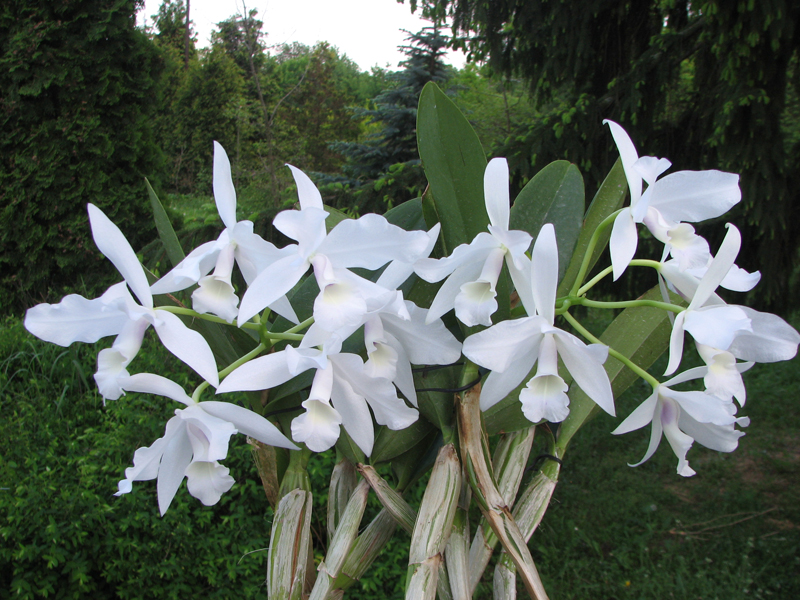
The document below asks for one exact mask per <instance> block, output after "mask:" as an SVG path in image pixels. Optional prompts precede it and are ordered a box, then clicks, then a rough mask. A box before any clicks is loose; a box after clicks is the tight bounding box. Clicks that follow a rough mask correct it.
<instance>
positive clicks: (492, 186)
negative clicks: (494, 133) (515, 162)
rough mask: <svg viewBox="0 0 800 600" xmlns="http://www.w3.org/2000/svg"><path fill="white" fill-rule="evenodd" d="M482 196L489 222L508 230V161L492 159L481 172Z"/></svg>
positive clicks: (509, 202)
mask: <svg viewBox="0 0 800 600" xmlns="http://www.w3.org/2000/svg"><path fill="white" fill-rule="evenodd" d="M483 196H484V200H485V202H486V212H487V213H488V214H489V222H490V223H491V224H492V225H494V226H495V227H501V228H502V229H505V230H508V218H509V213H510V208H511V200H510V198H509V195H508V161H506V159H505V158H493V159H492V160H490V161H489V164H487V165H486V170H485V171H484V172H483Z"/></svg>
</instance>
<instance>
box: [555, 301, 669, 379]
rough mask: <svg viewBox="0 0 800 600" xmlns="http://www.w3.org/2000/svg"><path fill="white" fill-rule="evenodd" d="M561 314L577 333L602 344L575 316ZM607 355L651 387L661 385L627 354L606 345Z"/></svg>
mask: <svg viewBox="0 0 800 600" xmlns="http://www.w3.org/2000/svg"><path fill="white" fill-rule="evenodd" d="M562 316H563V317H564V318H565V319H566V320H567V321H568V322H569V324H570V325H572V326H573V327H574V328H575V329H576V330H577V331H578V333H580V334H581V335H582V336H583V337H585V338H586V339H587V340H589V341H590V342H592V343H594V344H603V342H601V341H600V339H598V338H596V337H595V336H594V335H592V333H591V332H590V331H589V330H588V329H586V328H585V327H584V326H583V325H581V324H580V322H578V320H577V319H576V318H575V317H573V316H572V315H571V314H569V313H564V314H563V315H562ZM603 345H604V346H607V344H603ZM608 355H609V356H613V357H614V358H616V359H617V360H618V361H619V362H621V363H622V364H624V365H625V366H626V367H628V368H629V369H630V370H631V371H633V372H634V373H636V374H637V375H638V376H639V377H641V378H642V379H644V380H645V381H646V382H647V383H649V384H650V385H651V386H653V389H656V388H658V386H659V385H661V383H660V382H659V381H658V379H656V378H655V377H653V376H652V375H650V373H648V372H647V371H645V370H644V369H642V368H641V367H640V366H639V365H637V364H636V363H635V362H633V361H632V360H631V359H629V358H628V357H627V356H625V355H624V354H621V353H619V352H617V351H616V350H614V349H613V348H612V347H610V346H608Z"/></svg>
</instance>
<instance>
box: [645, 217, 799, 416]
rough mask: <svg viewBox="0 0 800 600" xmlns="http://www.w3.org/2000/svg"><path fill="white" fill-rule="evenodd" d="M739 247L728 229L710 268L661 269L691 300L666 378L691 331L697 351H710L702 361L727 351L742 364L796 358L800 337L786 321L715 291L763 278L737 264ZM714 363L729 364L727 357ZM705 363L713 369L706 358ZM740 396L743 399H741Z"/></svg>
mask: <svg viewBox="0 0 800 600" xmlns="http://www.w3.org/2000/svg"><path fill="white" fill-rule="evenodd" d="M740 245H741V236H740V234H739V231H738V229H736V227H734V226H733V225H728V233H727V234H726V236H725V240H724V241H723V243H722V245H721V246H720V249H719V251H718V252H717V256H716V257H714V259H713V260H712V261H711V262H710V263H709V264H708V266H707V267H704V268H703V269H697V270H686V271H681V270H680V269H679V268H676V267H675V266H674V265H671V264H670V263H671V262H672V261H668V262H666V263H663V264H662V265H661V267H660V269H659V273H660V274H661V275H662V276H663V277H664V278H665V279H666V280H667V281H668V282H669V284H670V287H672V288H673V289H675V290H676V291H677V292H678V293H679V294H680V295H681V296H683V297H684V298H687V299H689V300H690V303H689V307H688V308H687V309H686V310H685V311H683V312H682V313H680V314H679V315H678V316H677V317H676V318H675V321H674V323H673V329H672V334H671V336H670V355H669V365H668V366H667V372H666V374H667V375H669V374H671V373H674V372H675V370H676V369H677V368H678V364H679V363H680V358H681V356H682V353H683V333H684V331H688V332H689V333H691V335H692V337H693V338H694V339H695V342H696V343H697V344H698V347H699V346H703V347H705V348H710V350H703V351H702V352H701V356H703V353H704V352H705V354H706V356H704V360H705V359H706V358H709V360H710V359H711V358H712V357H713V356H716V355H717V354H718V353H720V352H727V353H728V354H730V355H731V356H732V357H733V358H736V359H739V360H744V361H751V362H760V363H769V362H778V361H783V360H791V359H792V358H794V356H795V355H796V354H797V346H798V344H800V334H798V333H797V331H796V330H795V329H794V328H793V327H792V326H791V325H789V324H788V323H787V322H786V321H784V320H783V319H782V318H780V317H779V316H777V315H773V314H770V313H763V312H759V311H757V310H754V309H752V308H750V307H748V306H738V305H728V304H726V303H725V301H724V300H722V298H720V297H719V296H718V295H717V294H716V293H715V290H716V288H717V286H722V287H726V288H728V289H731V290H734V291H748V290H750V289H752V287H753V286H755V284H756V283H757V282H758V280H759V278H760V277H761V275H760V273H758V272H755V273H748V272H747V271H745V270H743V269H740V268H739V267H737V266H736V265H735V264H733V263H734V261H735V260H736V256H737V255H738V253H739V248H740ZM697 275H702V278H700V279H698V277H697ZM714 360H716V361H724V362H726V363H730V359H729V358H727V357H723V356H719V357H718V358H716V359H714ZM706 363H707V364H709V366H710V363H709V361H708V360H706ZM720 385H722V384H720ZM730 385H732V384H726V386H725V389H732V388H730ZM709 387H712V386H709ZM725 394H727V392H725ZM733 395H734V396H735V394H733ZM736 397H737V399H739V400H740V402H743V401H744V399H743V397H742V398H739V397H738V396H736Z"/></svg>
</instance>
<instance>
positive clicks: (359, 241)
mask: <svg viewBox="0 0 800 600" xmlns="http://www.w3.org/2000/svg"><path fill="white" fill-rule="evenodd" d="M287 166H288V167H289V168H290V169H291V171H292V176H293V177H294V180H295V183H296V184H297V195H298V198H299V200H300V210H299V211H296V210H285V211H283V212H281V213H279V214H278V215H277V216H276V217H275V220H274V221H273V225H274V227H275V228H276V229H277V230H278V231H280V232H281V233H283V234H284V235H286V236H287V237H290V238H291V239H293V240H296V241H297V244H290V245H289V246H287V247H286V248H283V249H282V251H283V252H285V253H286V255H285V256H284V257H283V258H281V259H279V260H277V261H275V262H274V263H272V264H271V265H270V266H268V267H267V268H266V269H264V270H263V271H262V272H261V273H260V274H259V275H258V277H256V278H255V280H254V281H252V282H251V283H250V287H249V289H248V290H247V292H246V293H245V295H244V297H243V298H242V304H241V306H240V308H239V322H240V323H243V322H245V321H247V320H248V319H250V318H251V317H252V316H253V315H255V314H256V313H258V312H259V311H261V310H262V309H263V308H264V307H265V306H270V305H271V304H272V303H273V302H275V300H277V299H278V298H280V297H281V296H283V295H285V294H286V292H288V291H289V290H291V289H292V288H293V287H294V286H295V285H296V284H297V282H298V281H300V278H301V277H302V276H303V275H304V274H305V273H306V271H308V269H309V267H313V269H314V273H315V275H316V277H317V281H318V282H319V283H320V286H321V290H320V291H321V292H322V293H323V294H325V295H326V298H324V299H323V302H328V301H330V303H332V305H333V307H334V308H333V310H336V309H335V306H336V305H337V304H338V306H339V309H340V310H348V311H350V313H351V314H352V313H353V312H357V311H358V310H359V307H356V306H355V303H358V304H359V305H361V303H362V301H363V297H362V298H359V295H360V293H361V290H360V287H359V286H355V285H354V282H353V280H352V279H350V280H349V281H342V280H341V279H342V278H343V277H345V276H344V275H343V273H342V272H341V271H338V272H337V269H348V268H362V269H369V270H375V269H379V268H380V267H382V266H383V265H385V264H386V263H388V262H390V261H393V260H401V261H403V262H414V261H416V260H417V258H418V257H419V256H420V255H421V254H422V252H423V251H424V249H425V248H426V247H427V245H428V236H427V234H426V233H425V232H424V231H404V230H403V229H401V228H399V227H396V226H395V225H392V224H391V223H389V222H388V221H387V220H386V219H385V218H384V217H382V216H379V215H374V214H368V215H364V216H363V217H361V218H360V219H356V220H353V219H346V220H344V221H342V222H341V223H339V224H338V225H336V227H334V228H333V229H332V230H331V232H330V234H326V230H325V219H326V218H327V217H328V213H326V212H325V210H324V209H323V207H322V197H321V196H320V193H319V190H318V189H317V187H316V186H315V185H314V183H313V182H312V181H311V179H309V178H308V176H307V175H306V174H305V173H303V172H302V171H301V170H300V169H298V168H296V167H293V166H292V165H287ZM337 273H338V274H337ZM323 287H324V289H322V288H323ZM315 318H316V317H315ZM345 320H346V319H345Z"/></svg>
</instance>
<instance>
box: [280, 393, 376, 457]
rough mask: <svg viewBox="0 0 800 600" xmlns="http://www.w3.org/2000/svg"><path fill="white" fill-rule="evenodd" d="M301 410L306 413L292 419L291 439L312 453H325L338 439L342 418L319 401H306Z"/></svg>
mask: <svg viewBox="0 0 800 600" xmlns="http://www.w3.org/2000/svg"><path fill="white" fill-rule="evenodd" d="M303 408H305V409H306V412H304V413H303V414H302V415H300V416H299V417H295V418H294V419H292V439H293V440H294V441H296V442H301V443H303V444H305V445H306V446H307V447H308V449H309V450H312V451H313V452H325V450H327V449H328V448H330V447H332V446H333V445H334V444H335V443H336V440H338V439H339V425H341V423H342V417H341V415H340V414H339V413H338V412H337V411H336V409H334V408H333V407H332V406H331V405H330V404H328V403H327V402H320V401H319V400H306V401H305V402H303ZM367 413H369V411H367ZM371 425H372V421H371V420H370V426H371Z"/></svg>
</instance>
